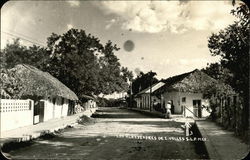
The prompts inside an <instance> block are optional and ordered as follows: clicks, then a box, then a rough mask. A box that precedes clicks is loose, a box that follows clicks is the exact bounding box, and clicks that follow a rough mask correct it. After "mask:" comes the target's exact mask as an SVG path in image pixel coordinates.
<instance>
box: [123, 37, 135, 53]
mask: <svg viewBox="0 0 250 160" xmlns="http://www.w3.org/2000/svg"><path fill="white" fill-rule="evenodd" d="M123 48H124V50H125V51H127V52H131V51H132V50H133V49H134V48H135V44H134V42H133V41H131V40H127V41H126V42H125V43H124V44H123Z"/></svg>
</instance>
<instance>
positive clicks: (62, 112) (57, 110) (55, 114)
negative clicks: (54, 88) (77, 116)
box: [43, 97, 69, 121]
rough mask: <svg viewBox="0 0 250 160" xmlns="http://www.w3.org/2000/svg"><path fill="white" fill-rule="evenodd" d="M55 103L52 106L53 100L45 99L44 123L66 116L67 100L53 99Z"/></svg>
mask: <svg viewBox="0 0 250 160" xmlns="http://www.w3.org/2000/svg"><path fill="white" fill-rule="evenodd" d="M55 98H56V102H55V104H53V98H47V99H45V100H43V101H45V106H44V121H47V120H50V119H53V118H61V117H65V116H67V115H68V109H69V101H68V99H65V98H64V100H63V104H62V98H61V97H55Z"/></svg>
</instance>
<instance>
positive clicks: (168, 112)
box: [165, 101, 171, 118]
mask: <svg viewBox="0 0 250 160" xmlns="http://www.w3.org/2000/svg"><path fill="white" fill-rule="evenodd" d="M165 107H166V115H165V118H170V116H171V101H168V103H167V104H166V106H165Z"/></svg>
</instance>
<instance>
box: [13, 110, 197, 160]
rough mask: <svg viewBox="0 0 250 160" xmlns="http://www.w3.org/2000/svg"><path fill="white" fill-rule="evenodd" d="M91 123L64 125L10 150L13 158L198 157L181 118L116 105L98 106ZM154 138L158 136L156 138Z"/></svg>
mask: <svg viewBox="0 0 250 160" xmlns="http://www.w3.org/2000/svg"><path fill="white" fill-rule="evenodd" d="M95 117H98V118H94V123H90V124H86V125H82V124H79V125H77V126H76V127H74V128H69V129H66V130H65V131H63V132H61V133H60V134H59V135H58V136H56V137H54V138H49V139H38V140H35V141H34V143H33V144H32V145H30V146H27V147H24V148H21V149H17V150H14V151H11V152H10V153H9V155H10V156H11V157H12V158H13V159H34V158H46V159H47V158H55V159H61V158H70V159H87V160H102V159H107V160H111V159H121V160H130V159H131V160H133V159H134V160H139V159H143V160H147V159H170V158H171V159H187V158H189V159H198V158H201V157H200V156H199V155H198V154H197V153H196V152H195V149H194V148H195V147H194V144H192V142H188V141H176V140H171V138H173V137H175V138H178V137H184V130H183V129H182V128H181V125H182V124H183V123H182V122H180V121H178V119H177V120H173V119H171V120H167V119H162V118H153V117H148V116H145V115H142V114H140V113H137V112H134V111H129V110H127V109H118V108H100V109H98V111H97V115H95ZM155 138H157V139H155Z"/></svg>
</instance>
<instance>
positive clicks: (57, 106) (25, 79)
mask: <svg viewBox="0 0 250 160" xmlns="http://www.w3.org/2000/svg"><path fill="white" fill-rule="evenodd" d="M1 83H2V84H3V87H2V88H1V93H4V94H3V95H1V108H0V114H1V129H2V130H1V131H3V130H8V129H14V128H17V127H22V125H23V124H25V125H32V124H36V123H40V122H43V121H47V120H50V119H53V118H60V117H64V116H68V115H71V114H74V113H75V102H76V101H77V100H78V97H77V96H76V94H75V93H74V92H73V91H71V90H70V89H69V88H68V87H66V86H65V85H64V84H62V83H61V82H60V81H59V80H58V79H56V78H55V77H53V76H52V75H50V74H49V73H47V72H43V71H41V70H39V69H37V68H35V67H33V66H30V65H25V64H19V65H16V66H15V67H14V68H12V69H8V70H6V71H5V72H2V73H1ZM27 99H29V100H28V101H27V102H26V101H25V102H21V101H23V100H27ZM19 101H20V102H19ZM30 101H31V102H30ZM3 105H5V107H4V108H3ZM6 108H8V110H6ZM24 111H26V112H32V114H30V113H28V114H24ZM16 112H18V115H19V116H15V115H16ZM27 115H29V116H27ZM30 116H31V117H30ZM8 117H11V118H8ZM25 119H29V120H28V121H29V122H27V123H22V121H26V120H25ZM31 120H32V121H31ZM2 123H3V124H2ZM8 124H11V125H9V126H11V127H7V126H8ZM17 124H21V125H17ZM2 125H4V126H6V128H3V127H2Z"/></svg>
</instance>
